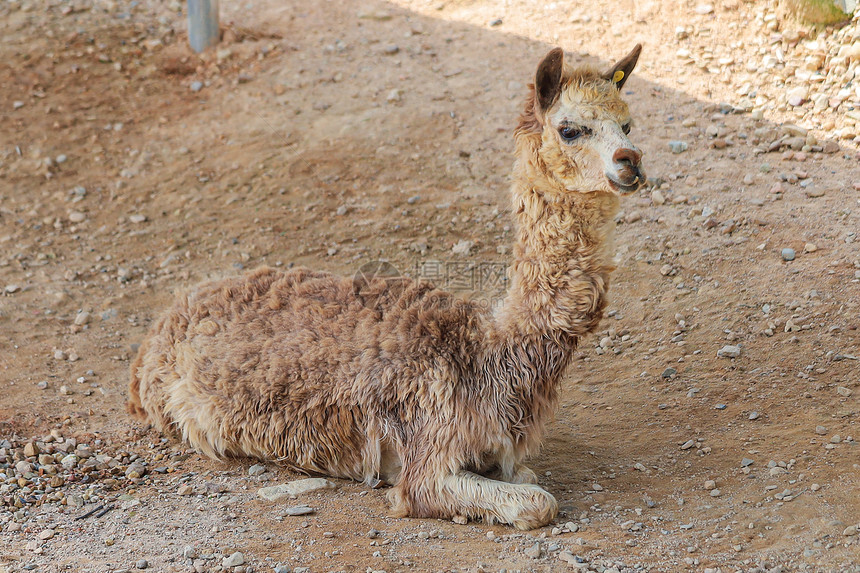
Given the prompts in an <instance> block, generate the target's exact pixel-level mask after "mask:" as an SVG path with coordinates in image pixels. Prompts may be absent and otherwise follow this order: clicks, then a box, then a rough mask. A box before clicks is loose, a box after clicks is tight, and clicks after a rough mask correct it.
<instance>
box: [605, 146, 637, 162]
mask: <svg viewBox="0 0 860 573" xmlns="http://www.w3.org/2000/svg"><path fill="white" fill-rule="evenodd" d="M612 160H613V161H614V162H615V163H620V164H622V165H629V166H630V167H637V166H638V165H639V162H640V161H642V152H641V151H638V150H636V149H629V148H625V147H622V148H621V149H618V150H616V151H615V153H614V154H613V155H612Z"/></svg>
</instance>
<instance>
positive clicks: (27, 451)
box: [24, 442, 39, 458]
mask: <svg viewBox="0 0 860 573" xmlns="http://www.w3.org/2000/svg"><path fill="white" fill-rule="evenodd" d="M24 455H25V456H27V457H28V458H32V457H34V456H38V455H39V446H37V445H36V443H35V442H27V443H26V444H25V445H24Z"/></svg>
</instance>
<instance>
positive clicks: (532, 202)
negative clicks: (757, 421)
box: [486, 142, 618, 455]
mask: <svg viewBox="0 0 860 573" xmlns="http://www.w3.org/2000/svg"><path fill="white" fill-rule="evenodd" d="M526 143H528V142H526ZM535 149H536V145H535V146H528V145H525V144H524V143H523V142H519V145H518V152H519V155H518V161H517V164H516V167H515V169H514V184H513V212H514V216H515V218H516V224H517V235H518V236H517V241H516V244H515V245H514V262H513V265H512V267H511V273H510V274H511V284H510V289H509V291H508V295H507V298H506V299H505V302H504V305H503V307H502V308H501V309H500V310H499V312H498V313H497V314H496V316H495V317H494V320H493V325H492V327H491V328H490V336H489V338H488V342H489V350H490V352H489V360H488V363H487V364H486V372H487V373H488V374H489V377H490V381H489V382H490V384H498V385H501V387H500V388H499V390H498V391H500V392H502V393H503V394H506V395H507V396H508V400H509V401H508V416H509V418H510V423H511V432H512V435H513V437H514V440H515V443H516V444H517V448H518V449H519V450H520V452H521V453H522V454H523V455H526V454H529V453H532V452H534V450H535V449H536V448H537V447H538V445H539V444H540V440H541V438H542V435H543V429H544V425H545V424H546V422H548V421H549V420H550V419H551V417H552V412H553V410H554V409H555V406H556V403H557V400H558V383H559V380H560V378H561V376H562V374H563V373H564V371H565V369H566V368H567V365H568V364H569V362H570V359H571V357H572V356H573V353H574V351H575V349H576V343H577V340H578V339H579V337H581V336H582V335H584V334H586V333H588V332H590V331H592V330H594V329H595V328H596V327H597V324H598V323H599V322H600V319H601V318H602V316H603V310H604V308H605V307H606V304H607V298H606V293H607V290H608V288H609V274H610V273H611V272H612V270H613V268H614V266H613V262H612V258H613V248H614V247H613V232H614V229H615V223H614V220H613V217H614V215H615V212H616V211H617V209H618V199H617V197H615V196H613V195H609V194H607V193H588V192H577V191H570V190H564V189H560V188H558V186H557V185H556V184H555V183H554V181H553V179H552V177H551V176H548V175H547V174H546V172H545V169H544V168H543V166H542V165H541V163H540V160H539V158H538V156H537V153H536V151H535Z"/></svg>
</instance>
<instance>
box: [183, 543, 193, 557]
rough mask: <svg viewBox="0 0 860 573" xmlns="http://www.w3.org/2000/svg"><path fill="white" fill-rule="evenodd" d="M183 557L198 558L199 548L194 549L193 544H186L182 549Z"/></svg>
mask: <svg viewBox="0 0 860 573" xmlns="http://www.w3.org/2000/svg"><path fill="white" fill-rule="evenodd" d="M182 558H183V559H197V550H196V549H194V547H192V546H191V545H186V546H185V547H184V548H183V549H182Z"/></svg>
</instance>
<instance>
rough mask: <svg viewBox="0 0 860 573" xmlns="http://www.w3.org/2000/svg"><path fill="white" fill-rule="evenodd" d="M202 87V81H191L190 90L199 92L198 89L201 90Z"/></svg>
mask: <svg viewBox="0 0 860 573" xmlns="http://www.w3.org/2000/svg"><path fill="white" fill-rule="evenodd" d="M202 89H203V82H199V81H197V82H191V91H193V92H195V93H196V92H199V91H200V90H202Z"/></svg>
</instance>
